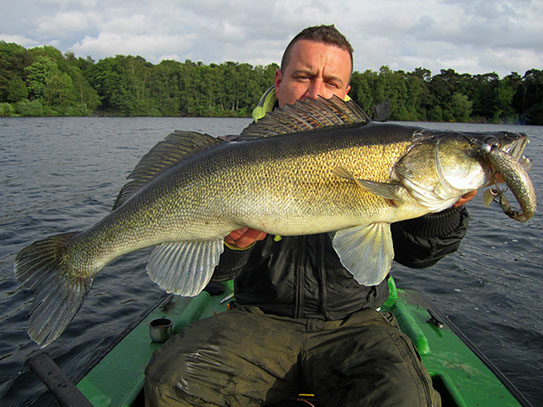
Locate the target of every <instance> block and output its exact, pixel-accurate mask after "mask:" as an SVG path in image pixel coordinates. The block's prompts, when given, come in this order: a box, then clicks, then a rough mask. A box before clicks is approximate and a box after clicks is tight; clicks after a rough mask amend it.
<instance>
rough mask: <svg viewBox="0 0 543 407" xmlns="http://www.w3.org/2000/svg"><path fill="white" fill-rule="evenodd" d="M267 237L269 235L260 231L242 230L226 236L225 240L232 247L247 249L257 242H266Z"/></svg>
mask: <svg viewBox="0 0 543 407" xmlns="http://www.w3.org/2000/svg"><path fill="white" fill-rule="evenodd" d="M266 236H267V233H265V232H261V231H260V230H255V229H249V228H241V229H237V230H233V231H232V232H230V234H229V235H228V236H226V237H225V238H224V240H225V242H226V243H228V244H229V245H230V246H235V247H237V248H239V249H245V248H246V247H248V246H250V245H252V244H253V243H254V242H256V241H259V240H264V238H265V237H266Z"/></svg>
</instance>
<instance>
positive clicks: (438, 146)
mask: <svg viewBox="0 0 543 407" xmlns="http://www.w3.org/2000/svg"><path fill="white" fill-rule="evenodd" d="M414 136H415V137H414V143H413V145H412V146H411V148H410V149H409V150H408V152H407V153H406V154H405V155H404V156H403V157H402V158H401V159H400V160H399V161H398V163H397V164H396V165H395V167H394V177H396V178H397V179H398V180H399V181H400V182H401V183H402V184H403V186H404V187H405V188H406V189H407V190H408V192H409V193H410V195H411V196H412V197H413V198H414V199H415V200H416V201H418V203H419V204H421V205H423V206H425V207H427V208H428V209H429V210H430V211H432V212H436V211H440V210H443V209H446V208H448V207H450V206H451V205H452V204H454V203H455V202H456V201H457V200H458V199H459V198H460V197H461V196H462V195H464V194H466V193H468V192H470V191H473V190H476V189H480V188H482V187H485V186H487V185H489V184H491V183H492V182H493V181H494V178H493V176H494V173H495V170H494V169H493V168H492V166H491V164H490V162H489V160H488V159H487V158H486V157H485V155H486V153H485V151H487V150H488V149H491V148H497V149H500V150H501V151H503V152H504V153H506V154H508V155H511V156H513V157H514V158H515V160H519V159H520V158H521V156H522V152H523V150H524V147H525V146H526V143H527V140H528V138H527V136H526V135H525V134H523V133H512V132H491V133H486V132H485V133H468V132H453V131H435V130H426V129H420V130H417V131H416V132H415V134H414Z"/></svg>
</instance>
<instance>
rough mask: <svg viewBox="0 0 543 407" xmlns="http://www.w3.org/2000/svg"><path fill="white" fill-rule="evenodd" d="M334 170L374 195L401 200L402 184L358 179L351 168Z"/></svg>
mask: <svg viewBox="0 0 543 407" xmlns="http://www.w3.org/2000/svg"><path fill="white" fill-rule="evenodd" d="M333 171H334V174H335V175H337V176H338V177H340V178H344V179H348V180H351V181H355V182H356V183H357V184H358V185H359V186H360V187H361V188H363V189H365V190H366V191H368V192H371V193H372V194H374V195H377V196H380V197H383V198H385V199H390V200H392V201H395V202H398V201H400V198H399V195H398V188H400V187H401V186H400V184H387V183H385V182H377V181H369V180H366V179H358V178H355V177H354V176H353V175H352V173H351V172H350V171H349V170H347V169H346V168H343V167H335V168H334V170H333Z"/></svg>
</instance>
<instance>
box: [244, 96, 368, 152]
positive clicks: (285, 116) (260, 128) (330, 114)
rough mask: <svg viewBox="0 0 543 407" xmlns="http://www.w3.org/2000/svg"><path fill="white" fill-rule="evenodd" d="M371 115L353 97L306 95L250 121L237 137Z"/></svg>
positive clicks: (346, 121)
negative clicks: (309, 96)
mask: <svg viewBox="0 0 543 407" xmlns="http://www.w3.org/2000/svg"><path fill="white" fill-rule="evenodd" d="M369 121H370V118H369V117H368V115H367V114H366V113H364V111H363V110H362V109H361V108H360V107H359V106H358V105H357V104H356V103H354V102H353V101H352V100H349V101H348V102H345V101H344V100H342V99H341V98H339V97H337V96H333V97H332V98H330V99H324V98H322V97H320V96H319V98H318V99H316V100H312V99H306V100H303V101H300V100H298V101H296V102H295V103H294V104H292V105H285V106H283V107H282V108H280V109H276V110H274V111H273V112H270V113H267V114H266V116H264V117H263V118H262V119H259V120H258V122H256V123H251V124H250V125H249V126H248V127H246V128H245V130H243V132H242V133H241V134H240V135H239V137H237V138H236V140H240V141H245V140H255V139H259V138H265V137H271V136H277V135H280V134H286V133H294V132H301V131H306V130H313V129H318V128H322V127H327V126H340V125H346V124H353V123H367V122H369Z"/></svg>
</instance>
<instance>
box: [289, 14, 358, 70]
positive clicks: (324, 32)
mask: <svg viewBox="0 0 543 407" xmlns="http://www.w3.org/2000/svg"><path fill="white" fill-rule="evenodd" d="M299 40H310V41H316V42H322V43H325V44H331V45H335V46H337V47H339V48H341V49H344V50H345V51H348V52H349V55H350V57H351V72H352V70H353V52H354V50H353V47H352V46H351V44H350V43H349V41H347V38H345V36H344V35H343V34H342V33H340V32H339V31H338V30H337V28H336V27H334V25H333V24H332V25H317V26H314V27H307V28H304V29H303V30H302V31H300V33H299V34H298V35H296V36H295V37H294V38H293V39H292V40H291V41H290V43H289V44H288V45H287V48H286V49H285V52H284V53H283V58H282V59H281V71H282V72H285V68H286V66H287V65H288V63H289V59H290V52H291V49H292V46H293V45H294V44H295V43H296V42H297V41H299Z"/></svg>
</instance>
